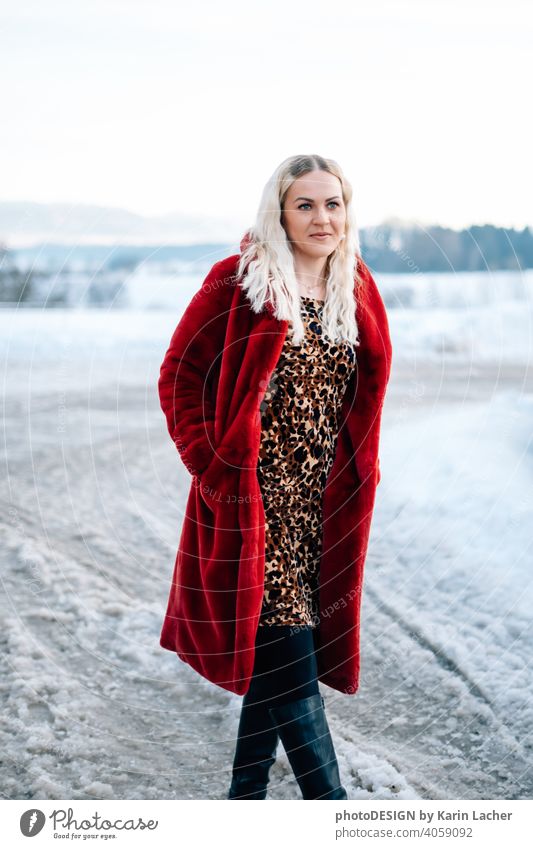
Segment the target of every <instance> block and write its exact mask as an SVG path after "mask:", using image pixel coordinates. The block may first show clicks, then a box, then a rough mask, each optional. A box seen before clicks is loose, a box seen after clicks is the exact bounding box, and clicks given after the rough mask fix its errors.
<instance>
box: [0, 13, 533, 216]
mask: <svg viewBox="0 0 533 849" xmlns="http://www.w3.org/2000/svg"><path fill="white" fill-rule="evenodd" d="M0 9H1V11H0V39H1V50H0V73H1V75H2V80H3V81H4V86H3V93H2V105H3V116H2V117H3V124H4V130H3V132H2V133H1V134H0V163H1V179H0V201H8V200H15V201H38V202H42V203H50V202H66V203H75V204H81V203H89V204H97V205H101V206H111V207H121V208H124V209H128V210H130V211H133V212H138V213H142V214H145V215H157V214H162V213H168V212H179V213H184V214H191V215H194V216H196V215H209V216H215V217H221V218H225V217H228V218H229V219H231V220H235V221H238V222H241V224H242V225H243V226H247V225H248V224H250V223H252V220H253V218H254V216H255V213H256V211H257V206H258V203H259V199H260V196H261V192H262V189H263V186H264V184H265V183H266V181H267V180H268V179H269V178H270V176H271V175H272V173H273V172H274V170H275V169H276V167H277V166H278V165H279V163H280V162H281V161H282V160H284V159H285V158H286V157H288V156H292V155H295V154H301V153H319V154H321V155H322V156H325V157H330V158H333V159H335V160H336V161H337V162H338V163H339V164H340V166H341V167H342V169H343V171H344V173H345V175H346V177H347V178H348V179H349V180H350V182H351V184H352V186H353V190H354V203H355V213H356V218H357V222H358V224H359V226H369V225H372V224H376V223H379V222H380V221H382V220H384V219H385V218H390V217H391V216H394V217H399V218H402V219H405V220H408V221H414V222H419V223H422V224H442V225H445V226H451V227H458V228H459V227H464V226H469V225H471V224H484V223H494V224H496V225H500V226H516V227H523V226H526V225H533V215H532V210H531V200H530V199H531V197H532V195H533V185H532V183H533V180H532V171H531V167H530V160H531V156H530V151H531V149H533V146H532V137H531V126H530V124H531V122H530V114H529V113H530V76H531V67H530V64H531V63H530V61H529V55H528V51H529V48H530V44H531V43H532V35H533V32H532V30H533V26H532V22H533V12H532V11H531V4H530V3H528V0H523V1H522V0H507V2H498V3H491V2H490V0H485V2H474V0H463V2H458V0H447V2H446V3H444V2H441V0H435V2H427V0H409V2H402V0H399V2H391V0H372V2H357V0H355V2H354V0H351V2H346V0H337V2H335V3H318V2H316V0H305V2H302V1H301V0H296V2H290V3H287V2H280V0H270V2H269V3H268V4H266V3H253V2H247V3H246V2H239V0H227V2H224V3H220V2H218V3H216V2H212V0H209V1H208V2H206V0H198V1H197V2H194V3H189V2H187V3H185V2H181V3H180V2H177V0H172V2H171V0H150V2H145V0H124V2H123V0H104V2H102V0H91V2H86V0H77V2H75V3H72V0H47V2H46V3H42V2H34V0H21V2H19V3H18V4H13V3H12V4H8V3H5V2H4V3H3V4H2V6H1V7H0Z"/></svg>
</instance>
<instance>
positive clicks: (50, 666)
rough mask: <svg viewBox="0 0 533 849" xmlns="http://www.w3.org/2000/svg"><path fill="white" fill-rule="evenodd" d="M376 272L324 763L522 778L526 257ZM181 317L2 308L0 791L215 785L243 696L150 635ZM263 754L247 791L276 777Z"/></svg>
mask: <svg viewBox="0 0 533 849" xmlns="http://www.w3.org/2000/svg"><path fill="white" fill-rule="evenodd" d="M377 280H378V283H379V284H380V288H381V289H382V291H383V292H384V295H385V296H386V298H387V304H388V305H389V307H390V309H389V317H390V323H391V332H392V338H393V346H394V365H393V373H392V378H391V384H390V389H389V394H388V397H387V402H386V406H385V411H384V416H383V431H382V447H381V469H382V481H381V483H380V486H379V488H378V491H377V500H376V510H375V517H374V524H373V528H372V535H371V540H370V548H369V554H368V558H367V564H366V576H365V590H364V594H363V617H364V619H363V627H362V641H363V643H362V646H363V657H362V673H361V686H360V689H359V691H358V693H357V694H356V695H355V696H343V695H341V694H340V693H338V692H336V691H334V690H331V689H329V688H327V687H322V692H323V694H324V696H325V698H326V703H327V710H328V717H329V720H330V724H331V728H332V733H333V735H334V740H335V744H336V748H337V752H338V756H339V763H340V768H341V775H342V776H343V779H344V781H345V784H346V787H347V790H348V795H349V797H350V798H353V799H355V798H357V799H369V800H371V799H390V798H402V799H416V798H428V799H462V798H470V799H498V798H501V799H504V798H505V799H530V798H532V796H533V793H532V791H533V774H532V768H533V750H532V745H533V741H532V739H531V729H532V727H533V675H532V669H531V657H532V654H533V634H532V630H531V628H532V617H531V610H532V609H533V581H532V572H533V570H532V563H533V552H532V546H531V540H532V533H531V528H532V527H533V523H532V518H533V493H532V486H531V484H532V480H533V455H532V447H531V433H532V422H533V375H532V373H531V368H530V367H529V366H528V363H529V361H530V360H531V346H532V340H533V332H532V316H533V310H532V302H533V299H532V297H531V294H532V292H533V278H532V276H531V272H527V274H525V275H524V276H523V277H520V278H519V277H518V276H516V275H506V276H502V275H501V274H500V275H493V276H492V277H489V275H486V276H483V275H479V274H478V275H470V276H469V275H464V274H463V275H455V276H451V275H450V276H447V275H439V276H438V279H437V276H433V277H432V278H425V277H423V276H421V275H413V276H412V277H411V278H403V279H402V278H399V277H395V278H393V277H388V278H385V277H383V278H381V277H379V276H377ZM506 281H507V282H506ZM198 285H199V283H198V281H192V282H189V284H188V285H187V287H186V288H184V290H183V293H182V295H180V299H181V306H183V305H184V304H186V303H187V302H188V300H189V299H190V297H191V296H192V294H193V293H194V291H196V289H197V288H198ZM137 300H138V302H139V303H140V301H141V300H142V299H140V296H139V293H137ZM148 300H149V299H148ZM145 305H148V306H149V304H145ZM395 306H396V308H395ZM179 314H180V307H179V306H178V307H176V308H175V309H173V310H168V309H167V310H166V311H161V310H156V309H148V310H145V309H141V308H139V309H136V310H127V311H120V310H115V311H108V312H105V311H99V310H94V311H84V310H59V309H58V310H48V311H39V312H34V311H30V310H21V311H16V310H1V311H0V327H1V333H0V337H1V339H2V342H1V343H0V344H1V346H2V347H1V348H0V352H1V356H2V363H3V365H4V370H3V383H4V387H3V389H4V393H3V394H4V439H3V444H2V452H3V458H4V476H3V486H2V493H1V498H2V508H3V509H2V512H1V517H0V529H1V534H2V552H3V564H2V589H3V596H2V601H1V611H2V628H1V630H0V640H1V652H0V662H1V678H0V680H1V700H2V724H1V737H0V743H1V747H2V751H3V758H2V766H1V778H0V789H1V793H2V796H3V797H4V798H10V799H30V798H40V799H46V798H49V799H87V798H97V799H103V798H111V799H113V798H116V799H125V798H129V799H136V798H139V799H141V798H142V799H160V798H164V799H167V798H168V799H174V798H176V799H185V798H193V799H194V798H210V799H218V798H225V796H226V793H227V787H228V785H229V779H230V768H231V759H232V755H233V748H234V743H235V734H236V730H237V722H238V713H239V708H240V702H241V699H240V697H238V696H234V695H233V694H230V693H228V692H226V691H224V690H222V689H220V688H218V687H216V686H214V685H211V684H210V683H209V682H207V681H205V680H204V679H203V678H201V677H200V676H198V675H197V674H196V673H195V672H193V670H191V669H190V668H189V667H188V666H186V665H185V664H183V663H182V662H180V661H179V660H178V658H177V657H176V656H175V655H174V654H173V653H171V652H168V651H165V650H163V649H161V648H160V647H159V633H160V628H161V623H162V618H163V614H164V609H165V605H166V600H167V594H168V590H169V586H170V580H171V575H172V568H173V563H174V557H175V553H176V548H177V543H178V538H179V531H180V525H181V517H182V513H183V509H184V505H185V497H186V493H187V491H188V486H189V481H190V478H189V474H188V472H187V471H186V469H185V467H184V466H182V464H181V463H180V461H179V458H178V456H177V453H176V451H175V448H174V446H173V445H172V443H171V441H170V439H169V437H168V434H167V431H166V426H165V422H164V419H163V416H162V413H161V410H160V408H159V401H158V397H157V377H158V372H159V365H160V363H161V360H162V358H163V355H164V352H165V350H166V347H167V345H168V341H169V339H170V336H171V333H172V331H173V329H174V326H175V324H176V323H177V320H178V318H179ZM278 754H279V759H278V762H277V763H276V765H275V767H274V769H273V771H272V782H271V792H270V794H269V795H270V798H275V799H287V798H299V791H298V788H297V785H296V783H295V781H294V778H293V775H292V772H291V770H290V768H289V765H288V761H287V759H286V757H285V755H284V753H283V748H282V746H281V744H280V747H279V750H278Z"/></svg>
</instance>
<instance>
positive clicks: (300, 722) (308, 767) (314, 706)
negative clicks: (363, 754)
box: [270, 693, 348, 799]
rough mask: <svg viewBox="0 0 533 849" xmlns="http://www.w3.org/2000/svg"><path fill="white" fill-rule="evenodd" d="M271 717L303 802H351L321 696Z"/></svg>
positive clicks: (275, 710) (288, 706)
mask: <svg viewBox="0 0 533 849" xmlns="http://www.w3.org/2000/svg"><path fill="white" fill-rule="evenodd" d="M270 713H271V716H272V718H273V720H274V722H275V723H276V725H277V727H278V731H279V735H280V737H281V741H282V743H283V747H284V749H285V751H286V753H287V757H288V759H289V763H290V765H291V767H292V769H293V772H294V775H295V776H296V780H297V782H298V784H299V785H300V790H301V791H302V796H303V798H304V799H347V798H348V797H347V795H346V790H345V789H344V787H343V786H342V784H341V779H340V775H339V766H338V763H337V757H336V755H335V749H334V748H333V741H332V739H331V734H330V730H329V726H328V722H327V719H326V713H325V711H324V699H323V698H322V696H321V695H320V693H317V694H316V695H314V696H309V697H308V698H306V699H300V700H299V701H296V702H290V703H289V704H285V705H278V707H274V708H270Z"/></svg>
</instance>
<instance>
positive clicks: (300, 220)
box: [281, 170, 346, 258]
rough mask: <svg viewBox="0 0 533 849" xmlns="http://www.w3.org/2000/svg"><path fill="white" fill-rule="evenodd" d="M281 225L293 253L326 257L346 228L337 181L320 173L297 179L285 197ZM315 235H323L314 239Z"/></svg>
mask: <svg viewBox="0 0 533 849" xmlns="http://www.w3.org/2000/svg"><path fill="white" fill-rule="evenodd" d="M281 223H282V225H283V227H284V229H285V232H286V234H287V238H288V239H289V241H290V242H291V244H292V249H293V252H294V253H300V254H302V255H305V256H306V257H313V258H317V257H327V256H329V254H330V253H332V252H333V251H334V250H335V248H336V247H337V245H338V244H339V242H340V240H341V237H342V236H343V234H344V228H345V226H346V207H345V206H344V201H343V198H342V186H341V182H340V180H339V178H338V177H335V175H334V174H330V173H329V171H320V170H319V171H310V172H309V173H308V174H304V175H303V176H302V177H298V179H297V180H295V181H294V183H293V184H292V186H291V187H290V189H289V190H288V192H287V194H286V196H285V203H284V209H283V212H282V215H281ZM318 233H320V234H323V233H324V234H326V235H324V236H317V235H315V234H318Z"/></svg>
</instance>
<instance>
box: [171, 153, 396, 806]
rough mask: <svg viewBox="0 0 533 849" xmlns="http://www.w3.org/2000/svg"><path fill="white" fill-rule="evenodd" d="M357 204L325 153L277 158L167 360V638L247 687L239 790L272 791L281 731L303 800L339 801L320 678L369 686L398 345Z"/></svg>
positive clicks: (337, 685) (228, 683) (237, 686)
mask: <svg viewBox="0 0 533 849" xmlns="http://www.w3.org/2000/svg"><path fill="white" fill-rule="evenodd" d="M351 200H352V191H351V187H350V184H349V183H348V181H347V180H346V178H345V177H344V175H343V174H342V172H341V169H340V168H339V166H338V165H337V164H336V163H335V162H333V161H332V160H328V159H323V158H322V157H320V156H296V157H290V158H289V159H287V160H285V161H284V162H283V163H282V164H281V165H280V166H279V167H278V169H277V170H276V171H275V173H274V175H273V176H272V178H271V179H270V180H269V182H268V183H267V186H266V188H265V191H264V193H263V197H262V200H261V204H260V209H259V213H258V216H257V221H256V224H255V226H254V228H253V229H252V230H251V231H249V232H248V233H247V234H246V236H245V238H244V239H243V241H242V242H241V253H240V254H238V255H234V256H231V257H228V258H227V259H225V260H222V261H221V262H219V263H216V264H215V266H213V268H212V269H211V272H210V273H209V274H208V276H207V278H206V280H205V281H204V283H203V285H202V287H201V289H200V290H199V292H198V293H197V294H196V295H195V296H194V298H193V299H192V301H191V303H190V304H189V306H188V307H187V309H186V311H185V313H184V315H183V317H182V319H181V321H180V323H179V324H178V327H177V328H176V331H175V332H174V335H173V337H172V340H171V343H170V346H169V349H168V351H167V353H166V355H165V359H164V361H163V364H162V366H161V375H160V379H159V394H160V399H161V406H162V409H163V411H164V413H165V416H166V420H167V426H168V430H169V433H170V435H171V437H172V439H173V440H174V442H175V444H176V447H177V449H178V451H179V453H180V455H181V457H182V460H183V461H184V463H185V465H186V466H187V468H188V469H189V471H190V472H191V474H192V476H193V480H192V485H191V490H190V493H189V497H188V500H187V505H186V510H185V519H184V523H183V529H182V533H181V538H180V544H179V548H178V553H177V557H176V562H175V567H174V576H173V582H172V588H171V592H170V596H169V601H168V607H167V613H166V616H165V621H164V624H163V629H162V633H161V645H162V646H163V647H164V648H167V649H170V650H173V651H176V652H177V654H178V656H179V657H180V658H181V659H182V660H183V661H185V662H187V663H189V664H190V665H191V666H192V667H193V668H194V669H196V670H197V671H198V672H200V674H202V675H203V676H204V677H206V678H207V679H208V680H210V681H212V682H214V683H216V684H218V685H219V686H221V687H224V688H226V689H228V690H231V691H232V692H235V693H239V694H243V695H244V699H243V704H242V709H241V716H240V721H239V730H238V738H237V746H236V750H235V758H234V763H233V774H232V781H231V787H230V791H229V798H230V799H238V798H240V799H244V798H246V799H264V798H265V797H266V792H267V783H268V771H269V768H270V767H271V765H272V763H273V762H274V760H275V753H276V747H277V743H278V740H279V739H280V738H281V740H282V742H283V746H284V748H285V750H286V752H287V756H288V758H289V762H290V764H291V767H292V769H293V771H294V774H295V776H296V779H297V781H298V784H299V786H300V789H301V792H302V796H303V798H304V799H345V798H347V797H346V791H345V789H344V787H343V786H342V783H341V780H340V776H339V771H338V765H337V760H336V756H335V751H334V747H333V743H332V740H331V735H330V733H329V728H328V724H327V720H326V716H325V712H324V700H323V698H322V696H321V694H320V691H319V688H318V681H322V682H323V683H326V684H328V685H329V686H331V687H333V688H334V689H337V690H339V691H340V692H343V693H349V694H353V693H355V692H356V690H357V688H358V681H359V619H360V604H361V587H362V579H363V566H364V561H365V557H366V551H367V546H368V536H369V532H370V523H371V518H372V513H373V507H374V499H375V491H376V486H377V484H378V482H379V479H380V472H379V460H378V447H379V434H380V422H381V413H382V407H383V402H384V398H385V390H386V386H387V383H388V379H389V375H390V367H391V354H392V352H391V344H390V336H389V328H388V322H387V316H386V312H385V308H384V305H383V301H382V299H381V297H380V295H379V292H378V289H377V287H376V284H375V282H374V280H373V279H372V276H371V274H370V272H369V270H368V268H367V267H366V265H365V264H364V262H363V261H362V259H361V257H360V252H359V244H358V238H357V230H356V227H355V222H354V218H353V211H352V206H351Z"/></svg>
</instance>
